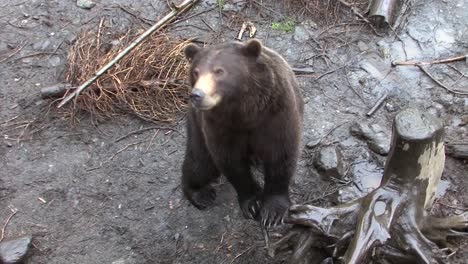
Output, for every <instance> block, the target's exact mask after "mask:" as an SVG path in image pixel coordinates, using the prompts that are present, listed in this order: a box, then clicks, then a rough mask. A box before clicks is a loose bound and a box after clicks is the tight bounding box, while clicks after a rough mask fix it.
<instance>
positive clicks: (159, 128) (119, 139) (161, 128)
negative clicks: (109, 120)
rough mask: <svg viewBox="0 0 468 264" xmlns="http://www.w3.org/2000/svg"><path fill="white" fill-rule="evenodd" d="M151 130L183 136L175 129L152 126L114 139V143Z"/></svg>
mask: <svg viewBox="0 0 468 264" xmlns="http://www.w3.org/2000/svg"><path fill="white" fill-rule="evenodd" d="M152 129H157V130H169V131H175V132H177V133H179V134H180V135H182V136H184V134H183V133H182V132H180V131H179V130H176V129H174V128H170V127H163V126H152V127H146V128H142V129H138V130H134V131H132V132H130V133H128V134H127V135H125V136H122V137H120V138H118V139H116V140H115V141H114V142H119V141H121V140H123V139H126V138H128V137H129V136H131V135H134V134H138V133H141V132H144V131H147V130H152Z"/></svg>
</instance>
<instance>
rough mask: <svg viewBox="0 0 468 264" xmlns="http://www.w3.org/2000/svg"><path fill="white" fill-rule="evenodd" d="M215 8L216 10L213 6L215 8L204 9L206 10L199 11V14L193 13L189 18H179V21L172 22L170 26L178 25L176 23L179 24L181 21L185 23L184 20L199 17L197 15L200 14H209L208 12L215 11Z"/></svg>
mask: <svg viewBox="0 0 468 264" xmlns="http://www.w3.org/2000/svg"><path fill="white" fill-rule="evenodd" d="M216 8H218V7H216V6H215V7H212V8H208V9H206V10H203V11H200V12H198V13H195V14H193V15H190V16H188V17H182V18H180V19H179V20H176V21H174V22H173V23H172V25H175V24H178V23H180V22H182V21H186V20H188V19H190V18H194V17H196V16H199V15H201V14H204V13H207V12H210V11H212V10H215V9H216Z"/></svg>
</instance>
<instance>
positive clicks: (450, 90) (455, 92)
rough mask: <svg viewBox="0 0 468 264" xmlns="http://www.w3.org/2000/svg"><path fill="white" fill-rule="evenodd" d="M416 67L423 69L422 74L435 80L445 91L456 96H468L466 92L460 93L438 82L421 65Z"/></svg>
mask: <svg viewBox="0 0 468 264" xmlns="http://www.w3.org/2000/svg"><path fill="white" fill-rule="evenodd" d="M416 67H418V68H419V69H421V71H422V72H424V73H425V74H426V75H427V76H428V77H429V78H431V80H433V81H434V82H435V83H437V84H438V85H439V86H440V87H442V88H444V89H445V90H447V91H449V92H451V93H454V94H460V95H468V92H467V93H465V92H459V91H455V90H453V89H450V88H448V87H447V86H445V85H444V84H443V83H441V82H440V81H438V80H437V79H436V78H434V76H432V75H431V74H430V73H429V72H428V71H427V70H426V69H425V68H424V67H423V66H422V65H419V64H416Z"/></svg>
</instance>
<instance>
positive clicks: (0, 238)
mask: <svg viewBox="0 0 468 264" xmlns="http://www.w3.org/2000/svg"><path fill="white" fill-rule="evenodd" d="M11 211H12V213H11V214H10V216H9V217H8V218H7V220H6V221H5V224H4V225H3V227H2V233H1V234H0V242H2V241H3V239H4V238H5V230H6V227H7V225H8V223H9V222H10V220H11V218H13V216H15V214H16V213H18V209H16V208H14V209H11Z"/></svg>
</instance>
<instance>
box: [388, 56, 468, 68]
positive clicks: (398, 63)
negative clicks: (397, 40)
mask: <svg viewBox="0 0 468 264" xmlns="http://www.w3.org/2000/svg"><path fill="white" fill-rule="evenodd" d="M467 57H468V55H462V56H457V57H452V58H446V59H439V60H433V61H394V62H392V66H418V65H432V64H442V63H450V62H455V61H462V60H466V59H467Z"/></svg>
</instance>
